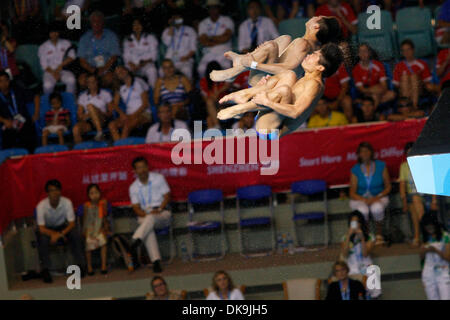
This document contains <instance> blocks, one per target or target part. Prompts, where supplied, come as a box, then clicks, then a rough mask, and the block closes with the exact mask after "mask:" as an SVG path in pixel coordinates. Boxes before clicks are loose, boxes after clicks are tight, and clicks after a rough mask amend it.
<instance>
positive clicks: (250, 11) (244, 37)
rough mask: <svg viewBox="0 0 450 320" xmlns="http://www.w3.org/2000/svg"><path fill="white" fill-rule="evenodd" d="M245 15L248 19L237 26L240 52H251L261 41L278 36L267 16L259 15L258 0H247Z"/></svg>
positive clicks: (259, 4)
mask: <svg viewBox="0 0 450 320" xmlns="http://www.w3.org/2000/svg"><path fill="white" fill-rule="evenodd" d="M295 2H297V1H295ZM297 5H298V2H297ZM247 16H248V19H247V20H245V21H244V22H242V23H241V25H240V26H239V40H238V42H239V51H241V52H242V53H247V52H252V51H253V50H255V49H256V47H257V46H258V45H260V44H261V43H263V42H265V41H268V40H273V39H275V38H278V36H279V34H278V30H277V28H276V26H275V24H274V23H273V22H272V20H270V19H269V18H267V17H264V16H262V15H261V3H260V2H259V0H251V1H248V3H247Z"/></svg>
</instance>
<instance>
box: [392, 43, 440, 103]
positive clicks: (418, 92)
mask: <svg viewBox="0 0 450 320" xmlns="http://www.w3.org/2000/svg"><path fill="white" fill-rule="evenodd" d="M400 49H401V53H402V56H403V57H404V58H405V59H404V60H403V61H400V62H398V63H397V64H396V65H395V68H394V79H393V83H394V86H395V87H396V88H397V89H398V91H399V96H401V97H407V98H409V99H410V100H411V102H412V105H413V108H414V109H417V108H418V107H419V98H420V97H421V96H422V95H423V94H424V93H425V90H427V91H429V92H435V91H436V86H435V85H434V84H433V83H431V79H432V77H431V72H430V69H429V68H428V64H427V63H426V62H425V61H424V60H422V59H416V57H415V56H414V43H413V42H412V41H411V40H409V39H406V40H403V41H402V43H401V46H400Z"/></svg>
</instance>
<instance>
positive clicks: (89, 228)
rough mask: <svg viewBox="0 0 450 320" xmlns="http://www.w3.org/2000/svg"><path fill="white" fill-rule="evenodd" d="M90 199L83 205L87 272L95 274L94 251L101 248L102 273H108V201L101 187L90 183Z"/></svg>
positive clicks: (88, 188)
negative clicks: (93, 266) (104, 197)
mask: <svg viewBox="0 0 450 320" xmlns="http://www.w3.org/2000/svg"><path fill="white" fill-rule="evenodd" d="M87 194H88V198H89V201H87V202H86V203H85V204H84V206H83V238H84V239H85V241H86V246H85V247H86V262H87V274H88V275H90V276H92V275H94V270H93V269H92V251H94V250H96V249H99V248H100V254H101V260H102V266H101V273H102V274H107V273H108V270H107V268H106V257H107V256H106V253H107V251H106V250H107V246H106V243H107V237H108V235H109V233H110V227H109V223H108V220H107V215H108V202H107V201H106V200H105V199H102V194H101V190H100V187H99V186H98V185H97V184H90V185H89V186H88V187H87Z"/></svg>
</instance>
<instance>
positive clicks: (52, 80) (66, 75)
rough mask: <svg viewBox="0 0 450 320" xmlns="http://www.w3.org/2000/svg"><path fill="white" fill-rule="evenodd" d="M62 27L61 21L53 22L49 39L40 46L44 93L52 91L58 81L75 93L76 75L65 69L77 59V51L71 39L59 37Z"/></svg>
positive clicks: (39, 53)
mask: <svg viewBox="0 0 450 320" xmlns="http://www.w3.org/2000/svg"><path fill="white" fill-rule="evenodd" d="M61 28H62V25H61V24H60V23H52V24H51V25H50V27H49V40H47V41H45V42H44V43H43V44H41V46H40V47H39V51H38V56H39V61H40V63H41V68H42V70H44V77H43V89H44V94H50V93H52V92H53V89H54V88H55V85H56V83H57V82H58V81H61V82H62V83H64V84H65V85H66V91H67V92H70V93H72V94H75V89H76V79H75V75H74V74H73V73H72V72H70V71H68V70H64V67H65V66H67V65H69V64H70V63H72V62H73V61H74V60H75V58H76V52H75V49H74V48H72V44H71V43H70V41H68V40H65V39H60V38H59V33H60V30H61Z"/></svg>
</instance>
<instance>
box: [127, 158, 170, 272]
mask: <svg viewBox="0 0 450 320" xmlns="http://www.w3.org/2000/svg"><path fill="white" fill-rule="evenodd" d="M133 169H134V172H135V173H136V175H137V179H136V180H135V181H134V182H133V183H132V184H131V186H130V200H131V206H132V208H133V211H134V213H135V214H136V215H137V217H138V223H139V227H138V228H137V229H136V231H135V232H134V234H133V237H132V239H133V243H132V245H131V251H132V255H133V260H134V261H133V264H134V267H135V268H138V267H139V262H138V260H137V252H136V250H137V248H138V247H139V246H140V245H141V244H142V243H144V244H145V247H146V248H147V253H148V255H149V257H150V260H151V261H152V263H153V272H155V273H160V272H162V268H161V254H160V252H159V248H158V242H157V239H156V235H155V229H156V228H163V227H165V226H167V225H168V224H169V221H170V216H171V213H170V211H169V210H168V209H167V206H168V205H169V201H170V188H169V185H168V184H167V182H166V179H165V178H164V176H163V175H161V174H159V173H156V172H150V171H149V169H148V162H147V160H146V159H145V158H143V157H137V158H135V159H134V160H133Z"/></svg>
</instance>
